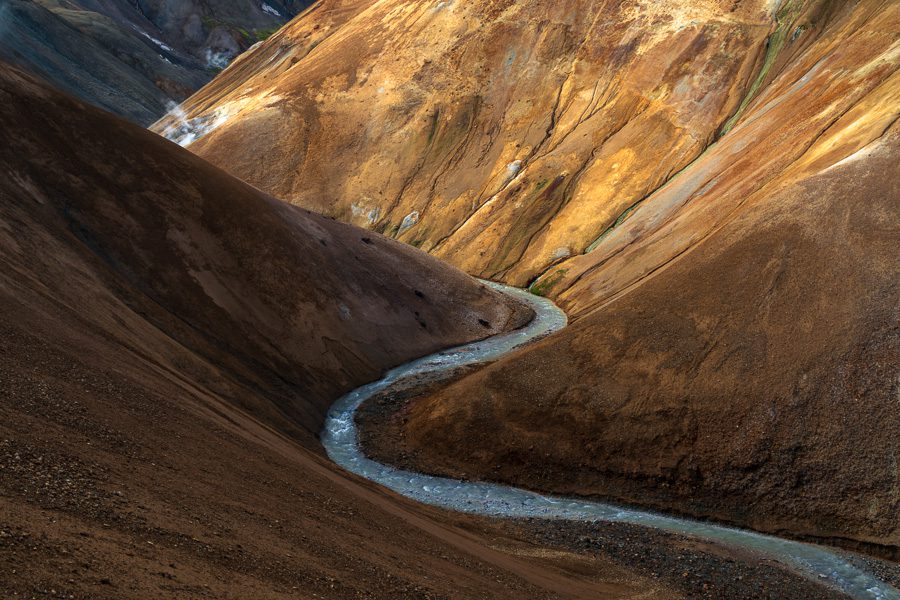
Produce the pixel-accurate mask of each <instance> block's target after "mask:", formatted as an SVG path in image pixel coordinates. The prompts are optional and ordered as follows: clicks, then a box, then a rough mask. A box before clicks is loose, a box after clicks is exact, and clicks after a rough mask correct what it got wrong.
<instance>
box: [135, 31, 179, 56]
mask: <svg viewBox="0 0 900 600" xmlns="http://www.w3.org/2000/svg"><path fill="white" fill-rule="evenodd" d="M138 33H140V34H141V35H142V36H144V37H145V38H147V39H148V40H150V41H151V42H153V43H154V44H156V45H157V46H159V47H160V48H162V49H163V50H165V51H166V52H175V50H174V49H173V48H172V47H171V46H168V45H166V44H165V43H163V42H161V41H159V40H158V39H156V38H155V37H153V36H152V35H150V34H149V33H147V32H144V31H138Z"/></svg>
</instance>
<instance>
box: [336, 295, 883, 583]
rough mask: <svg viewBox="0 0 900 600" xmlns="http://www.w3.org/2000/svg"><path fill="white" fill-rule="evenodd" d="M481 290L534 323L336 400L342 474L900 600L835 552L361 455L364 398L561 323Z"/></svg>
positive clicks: (554, 310) (412, 494)
mask: <svg viewBox="0 0 900 600" xmlns="http://www.w3.org/2000/svg"><path fill="white" fill-rule="evenodd" d="M485 283H486V285H489V286H491V287H493V288H494V289H497V290H499V291H502V292H503V293H506V294H508V295H510V296H512V297H514V298H516V299H518V300H520V301H522V302H524V303H526V304H527V305H529V306H530V307H531V308H532V309H533V310H534V311H535V318H534V320H532V321H531V323H529V324H528V325H526V326H525V327H523V328H521V329H518V330H516V331H512V332H509V333H504V334H500V335H496V336H494V337H491V338H488V339H486V340H482V341H480V342H474V343H471V344H467V345H465V346H460V347H457V348H452V349H449V350H444V351H441V352H438V353H436V354H432V355H431V356H426V357H424V358H420V359H418V360H414V361H412V362H410V363H407V364H405V365H402V366H400V367H397V368H396V369H393V370H391V371H389V372H388V373H387V374H386V375H385V376H384V377H383V378H382V379H380V380H378V381H375V382H373V383H369V384H367V385H364V386H362V387H359V388H357V389H355V390H353V391H352V392H350V393H349V394H347V395H346V396H344V397H343V398H341V399H340V400H338V401H337V402H336V403H335V404H334V405H333V406H332V407H331V410H330V411H329V413H328V417H327V419H326V422H325V429H324V431H323V432H322V444H323V445H324V446H325V450H326V451H327V453H328V456H329V457H330V458H331V460H333V461H334V462H335V463H337V464H338V465H340V466H341V467H343V468H344V469H346V470H348V471H351V472H353V473H356V474H357V475H360V476H362V477H365V478H366V479H369V480H371V481H374V482H376V483H378V484H380V485H383V486H385V487H387V488H390V489H391V490H393V491H395V492H397V493H398V494H401V495H403V496H406V497H408V498H412V499H413V500H416V501H418V502H422V503H425V504H430V505H433V506H439V507H442V508H446V509H449V510H456V511H460V512H465V513H475V514H480V515H487V516H491V517H508V518H524V517H534V518H544V519H566V520H573V521H608V522H617V523H630V524H634V525H642V526H645V527H653V528H656V529H660V530H663V531H668V532H671V533H677V534H683V535H689V536H694V537H699V538H703V539H706V540H710V541H714V542H720V543H723V544H726V545H728V546H731V547H737V548H742V549H746V550H751V551H754V552H756V553H757V554H759V555H760V556H762V557H765V558H770V559H775V560H777V561H779V562H781V563H783V564H785V565H787V566H789V567H792V568H794V569H795V570H796V571H798V572H800V573H801V574H803V575H805V576H807V577H809V578H810V579H813V580H816V581H827V582H828V583H830V584H831V585H833V586H834V587H836V588H837V589H839V590H841V591H843V592H845V593H846V594H847V595H849V596H850V597H852V598H874V599H879V600H900V591H898V590H897V589H896V588H894V587H892V586H890V585H888V584H887V583H885V582H883V581H880V580H879V579H877V578H876V577H875V576H873V575H872V574H870V573H868V572H866V571H865V570H863V569H861V568H859V567H857V566H855V565H854V564H852V563H851V562H850V561H848V560H847V559H846V558H845V557H844V556H842V555H841V553H840V552H839V551H836V550H831V549H829V548H827V547H824V546H818V545H815V544H807V543H803V542H796V541H792V540H787V539H782V538H778V537H774V536H769V535H763V534H760V533H756V532H753V531H746V530H742V529H735V528H731V527H726V526H723V525H716V524H714V523H709V522H704V521H695V520H692V519H684V518H677V517H671V516H666V515H663V514H659V513H654V512H649V511H642V510H636V509H631V508H623V507H619V506H615V505H613V504H607V503H604V502H593V501H586V500H580V499H572V498H563V497H555V496H547V495H543V494H538V493H535V492H531V491H528V490H524V489H520V488H515V487H511V486H505V485H499V484H492V483H477V482H468V481H459V480H456V479H449V478H446V477H435V476H431V475H423V474H420V473H414V472H411V471H404V470H400V469H396V468H394V467H391V466H389V465H385V464H382V463H379V462H375V461H373V460H371V459H369V458H367V457H366V456H365V455H364V454H363V453H362V450H361V449H360V446H359V437H358V433H357V429H356V422H355V420H354V414H355V412H356V409H357V408H359V406H360V405H361V404H362V403H363V402H364V401H365V400H367V399H368V398H370V397H372V396H374V395H375V394H377V393H379V392H381V391H383V390H384V389H386V388H388V387H390V386H391V385H393V384H394V383H396V382H398V381H400V380H403V379H406V378H408V377H419V376H422V375H427V374H429V373H436V372H440V371H445V370H450V369H455V368H457V367H461V366H465V365H472V364H476V363H483V362H489V361H493V360H496V359H498V358H500V357H501V356H503V355H504V354H507V353H509V352H511V351H512V350H514V349H515V348H518V347H519V346H522V345H524V344H526V343H528V342H530V341H533V340H535V339H537V338H540V337H543V336H545V335H547V334H549V333H552V332H554V331H556V330H559V329H562V328H563V327H565V326H566V315H565V313H563V312H562V311H561V310H560V309H559V308H558V307H557V306H556V305H554V304H553V303H552V302H551V301H550V300H547V299H546V298H541V297H538V296H534V295H532V294H530V293H528V292H526V291H525V290H520V289H517V288H510V287H507V286H502V285H499V284H496V283H491V282H485Z"/></svg>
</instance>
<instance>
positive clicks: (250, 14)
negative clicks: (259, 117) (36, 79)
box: [0, 0, 309, 125]
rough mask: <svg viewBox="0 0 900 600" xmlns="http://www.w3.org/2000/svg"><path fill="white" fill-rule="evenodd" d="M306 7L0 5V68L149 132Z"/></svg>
mask: <svg viewBox="0 0 900 600" xmlns="http://www.w3.org/2000/svg"><path fill="white" fill-rule="evenodd" d="M308 4H309V3H308V2H305V1H304V0H299V1H298V0H265V1H264V2H256V1H254V0H213V1H212V2H200V1H199V0H175V1H160V0H140V1H137V2H125V1H122V0H0V59H2V60H6V61H8V62H10V63H13V64H15V65H18V66H20V67H21V68H23V69H26V70H28V71H31V72H32V73H34V74H37V75H39V76H41V77H43V78H45V79H46V80H47V81H49V82H50V83H52V84H53V85H54V86H55V87H57V88H59V89H62V90H65V91H67V92H69V93H71V94H73V95H75V96H78V97H80V98H82V99H84V100H86V101H87V102H90V103H91V104H94V105H96V106H100V107H102V108H105V109H107V110H109V111H112V112H114V113H116V114H119V115H122V116H124V117H126V118H128V119H130V120H132V121H134V122H136V123H140V124H142V125H149V124H150V123H152V122H153V121H155V120H156V119H158V118H159V117H160V116H162V115H163V114H164V113H165V112H166V110H167V109H168V107H169V106H170V105H171V104H172V103H173V102H176V103H177V102H181V101H182V100H184V99H185V98H186V97H187V96H189V95H190V94H191V93H192V92H194V91H195V90H197V89H198V88H199V87H200V86H202V85H203V84H205V83H206V82H208V81H209V80H210V79H212V77H213V75H215V74H216V73H217V72H219V71H220V70H221V69H222V68H223V67H225V66H226V65H227V64H228V62H229V61H230V60H231V59H233V58H234V57H235V56H237V55H238V54H239V53H240V52H242V51H244V50H246V49H247V48H249V47H250V46H251V45H253V44H255V43H256V42H257V41H259V40H262V39H265V38H266V37H267V36H268V35H270V34H271V33H272V32H274V31H275V30H276V29H278V28H279V27H280V26H281V25H283V24H284V23H286V22H287V21H288V20H289V19H290V18H291V17H293V16H294V15H296V14H297V13H298V12H299V11H300V10H302V9H303V8H304V7H305V6H307V5H308Z"/></svg>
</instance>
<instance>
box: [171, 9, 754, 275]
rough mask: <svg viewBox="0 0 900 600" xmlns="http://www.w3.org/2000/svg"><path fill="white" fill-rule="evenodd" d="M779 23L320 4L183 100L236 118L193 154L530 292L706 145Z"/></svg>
mask: <svg viewBox="0 0 900 600" xmlns="http://www.w3.org/2000/svg"><path fill="white" fill-rule="evenodd" d="M771 27H772V17H771V14H770V12H769V9H768V7H767V3H766V2H757V1H751V2H740V3H735V2H732V1H728V2H718V1H714V0H707V1H704V2H697V1H696V0H690V1H687V0H685V1H678V2H666V3H659V2H651V1H647V2H591V1H581V0H578V1H571V2H545V1H540V0H528V1H525V2H441V3H434V2H401V1H399V0H397V1H393V2H377V3H374V2H371V1H369V2H349V1H343V2H341V1H334V0H330V1H325V2H321V3H319V4H318V5H317V6H316V7H315V8H314V9H312V10H310V11H308V12H307V13H306V14H305V15H304V16H303V17H302V18H300V19H297V20H296V21H295V22H293V23H291V25H290V26H289V27H287V28H285V29H284V30H283V31H281V32H279V34H278V35H276V36H273V38H272V39H270V40H268V41H267V42H266V43H264V44H263V45H262V46H261V47H259V48H258V49H256V50H255V51H254V52H251V53H249V54H247V55H245V56H244V57H243V58H242V59H241V60H240V61H239V63H238V64H236V65H235V66H234V67H232V68H231V69H229V70H227V71H226V72H225V73H223V74H222V75H221V76H220V77H218V78H217V79H216V80H215V81H214V82H213V83H211V84H210V85H209V86H207V87H206V88H204V89H203V90H202V91H201V92H199V93H198V94H197V95H195V96H194V97H192V98H191V99H190V100H188V102H186V103H185V109H186V111H187V113H188V116H189V117H191V118H204V117H207V118H216V116H226V117H227V120H225V121H224V123H223V124H222V125H221V126H219V127H218V128H217V129H215V130H214V131H212V132H211V133H209V134H208V135H207V136H206V137H205V138H202V139H200V140H199V141H197V142H194V143H193V144H192V146H191V149H192V150H193V151H195V152H197V153H198V154H200V155H201V156H204V157H205V158H207V159H209V160H211V161H213V162H214V163H216V164H218V165H220V166H222V167H224V168H226V169H227V170H229V171H231V172H232V173H234V174H236V175H238V176H240V177H241V178H243V179H245V180H247V181H249V182H251V183H253V184H254V185H257V186H259V187H261V188H262V189H265V190H267V191H270V192H272V193H274V194H275V195H277V196H279V197H282V198H286V199H288V200H290V201H292V202H296V203H298V204H300V205H303V206H306V207H309V208H313V209H315V210H318V211H323V212H325V213H327V214H332V215H335V216H337V217H339V218H341V219H343V220H347V221H350V222H353V223H356V224H358V225H362V226H366V227H371V228H374V229H376V230H378V231H381V232H384V233H387V234H389V235H392V236H395V237H397V238H398V239H400V240H403V241H406V242H408V243H411V244H413V245H416V246H419V247H421V248H422V249H425V250H427V251H429V252H432V253H434V254H436V255H438V256H440V257H442V258H445V259H447V260H449V261H450V262H451V263H453V264H456V265H458V266H461V267H463V268H464V269H466V270H468V271H469V272H471V273H477V274H479V275H483V276H488V277H492V278H498V279H503V280H505V281H509V282H513V283H516V284H524V283H527V282H528V281H530V280H531V279H532V278H534V277H535V276H537V275H539V274H540V273H541V272H543V271H544V270H545V269H546V268H547V267H548V266H549V265H550V264H553V263H555V262H557V261H559V260H560V259H562V258H565V257H567V256H569V255H576V254H580V253H581V252H582V251H583V250H584V249H585V248H586V247H587V246H588V245H589V244H591V243H592V242H593V241H594V240H595V239H596V238H597V237H598V236H599V235H600V234H601V233H602V232H603V231H604V230H605V229H607V228H608V227H609V226H610V225H611V224H612V223H613V222H614V221H615V220H616V218H617V217H618V216H619V215H620V214H621V213H622V212H623V211H624V210H626V209H627V208H628V207H630V206H631V205H633V204H634V203H635V202H636V201H638V200H640V199H642V198H643V197H645V196H646V195H647V194H649V193H650V192H652V191H653V190H654V189H655V188H657V187H658V186H659V185H661V184H662V183H663V182H665V181H666V180H667V179H669V178H670V177H671V176H672V175H673V174H674V173H676V172H677V171H678V170H679V169H681V168H683V167H684V166H685V165H687V164H688V163H689V162H690V161H691V160H693V159H695V158H696V157H697V156H698V155H699V154H700V153H701V152H702V151H703V149H704V148H705V147H706V145H707V144H708V143H709V142H710V141H712V140H713V139H714V138H715V136H716V134H717V132H718V131H719V130H720V129H721V127H722V126H723V125H724V123H725V122H726V120H727V119H728V117H729V115H731V114H732V113H734V112H735V110H736V109H737V108H738V106H739V104H740V102H741V99H742V97H743V95H744V90H745V89H746V88H748V87H749V86H750V84H751V81H752V78H753V77H754V74H755V70H756V67H757V63H758V62H759V61H761V60H762V55H763V52H764V42H765V39H766V35H767V34H768V33H769V31H770V29H771ZM169 126H171V122H170V121H163V122H161V123H160V124H158V125H157V129H158V130H160V131H163V130H165V129H166V128H167V127H169ZM261 157H262V158H261Z"/></svg>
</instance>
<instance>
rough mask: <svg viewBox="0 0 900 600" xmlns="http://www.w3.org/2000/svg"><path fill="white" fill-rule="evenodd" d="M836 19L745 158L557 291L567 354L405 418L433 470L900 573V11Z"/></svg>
mask: <svg viewBox="0 0 900 600" xmlns="http://www.w3.org/2000/svg"><path fill="white" fill-rule="evenodd" d="M784 6H786V7H788V8H792V7H795V6H796V5H793V4H790V3H785V4H784ZM822 6H823V7H824V8H822V10H825V8H828V9H829V10H828V11H827V12H825V13H821V14H823V15H824V16H823V17H822V18H821V19H820V20H817V21H815V24H813V22H812V21H810V22H809V23H810V24H809V25H808V26H800V25H798V26H797V28H795V29H793V31H794V32H797V33H796V34H795V33H791V34H790V36H788V37H787V39H786V40H784V39H782V38H778V37H776V38H775V39H774V41H773V42H771V43H770V48H771V54H770V56H769V58H768V59H767V61H766V64H767V65H769V66H768V67H767V68H766V69H764V70H763V71H761V72H760V76H759V77H758V81H759V84H758V85H757V86H755V87H756V90H757V91H756V92H755V94H754V95H753V98H752V99H751V100H750V101H748V102H747V103H746V105H745V106H744V107H743V109H742V110H741V111H740V112H739V114H738V115H737V118H735V119H732V121H731V123H729V131H728V133H727V134H726V135H725V136H724V137H722V138H720V139H719V140H718V141H717V142H716V143H715V144H714V145H712V146H711V147H710V148H708V149H707V150H706V151H705V153H704V154H703V155H702V156H701V157H699V158H698V159H697V160H695V161H693V162H692V163H691V164H690V165H688V166H687V167H686V168H685V169H684V170H683V171H682V172H681V173H679V174H678V175H677V176H676V177H674V178H673V179H672V181H671V182H669V184H668V185H666V186H664V187H663V188H661V189H659V190H658V191H656V192H654V193H653V194H651V195H649V196H648V197H647V198H646V199H644V200H643V201H642V202H640V203H639V204H638V205H637V206H635V207H634V208H633V210H632V211H630V212H629V213H628V214H627V215H625V216H624V217H623V218H622V219H621V220H620V222H618V223H617V224H615V226H614V227H611V228H610V230H609V231H607V232H606V233H605V235H604V236H603V237H602V238H601V239H600V240H599V241H598V242H597V243H596V244H595V248H594V249H593V251H592V252H589V253H587V254H584V255H582V256H577V257H574V258H571V259H569V260H566V261H563V262H561V263H560V264H559V265H556V266H554V267H553V269H552V270H551V271H550V272H548V273H547V274H546V275H544V276H543V277H542V278H541V279H539V280H538V281H537V282H536V283H535V285H534V286H533V290H534V291H536V292H540V293H545V294H550V295H552V296H554V297H555V298H556V299H557V301H558V302H559V303H560V304H561V305H562V306H563V307H564V308H565V309H566V310H567V312H568V313H569V314H570V316H571V317H572V325H571V326H570V327H569V328H568V329H567V330H565V331H564V332H562V333H560V334H559V335H557V336H554V337H553V338H551V339H549V340H546V341H545V342H543V343H542V344H541V345H539V346H537V347H535V348H534V349H531V350H526V351H524V352H522V353H520V354H518V355H516V356H511V357H509V358H507V359H505V360H503V361H501V362H500V363H498V364H496V365H494V366H492V367H490V368H488V369H486V370H485V371H483V372H481V373H478V374H475V375H473V376H471V377H469V378H467V379H465V380H463V381H461V382H460V383H458V384H456V385H454V386H452V387H450V388H447V389H446V390H443V391H441V392H440V393H438V394H435V395H433V396H431V397H429V398H427V399H425V400H422V401H419V402H417V403H414V405H413V406H412V407H411V408H410V409H409V411H408V412H406V413H404V416H405V419H406V420H405V421H404V422H402V423H401V422H398V423H397V427H398V428H400V429H401V433H402V434H403V435H404V436H405V443H406V444H407V447H406V448H405V451H406V452H407V453H410V454H413V455H416V454H417V455H418V457H419V458H418V460H419V461H420V465H421V466H422V467H423V468H425V469H427V470H430V471H437V472H443V473H453V474H457V475H459V474H465V476H467V477H476V478H488V479H494V480H502V481H511V482H515V483H517V484H520V485H525V486H529V487H534V488H539V489H542V490H552V491H555V492H560V493H575V494H588V495H596V496H602V497H607V498H612V499H615V500H618V501H624V502H634V503H639V504H643V505H650V506H655V507H659V508H663V509H666V510H673V511H677V512H682V513H687V514H692V515H698V516H704V517H711V518H716V519H720V520H724V521H728V522H731V523H737V524H741V525H744V526H750V527H753V528H756V529H760V530H764V531H772V532H779V533H783V534H788V535H794V536H799V537H811V538H817V539H819V540H824V541H826V542H834V543H841V544H846V545H850V546H856V547H861V548H866V549H868V550H870V551H872V552H875V553H879V554H882V555H886V556H891V557H893V558H894V559H895V560H896V559H897V558H898V557H900V520H898V518H897V515H898V514H900V470H898V467H897V457H898V456H900V436H898V434H897V433H898V431H900V407H898V404H897V398H898V393H900V390H898V381H900V378H898V365H900V321H898V315H900V312H898V307H900V289H898V285H900V278H898V274H900V255H898V253H897V248H898V247H900V124H898V121H897V119H898V116H900V75H898V72H897V68H898V48H900V42H898V39H897V34H896V32H897V31H898V30H900V4H897V3H895V2H884V3H881V2H859V3H840V4H838V3H835V4H823V5H822ZM797 14H802V11H801V13H797ZM810 14H811V13H810ZM810 31H815V32H816V33H815V34H814V35H810V37H808V38H804V37H803V36H804V35H808V32H810ZM792 38H793V39H794V43H795V44H799V40H805V41H804V42H803V43H802V44H800V45H798V46H796V47H792V46H791V39H792ZM779 39H782V41H783V42H784V43H783V44H781V43H779V42H778V40H779ZM461 439H465V440H466V443H467V451H466V452H465V453H464V454H461V453H459V452H458V447H459V443H460V440H461Z"/></svg>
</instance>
